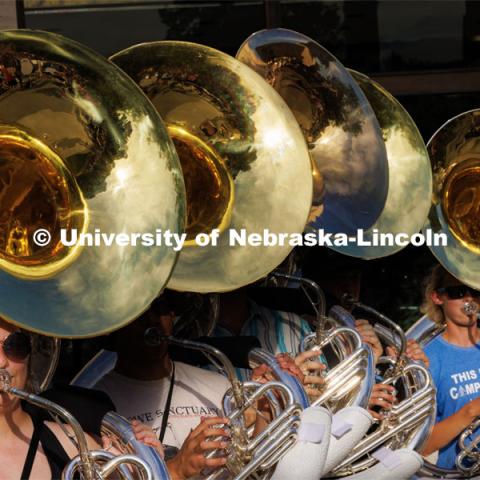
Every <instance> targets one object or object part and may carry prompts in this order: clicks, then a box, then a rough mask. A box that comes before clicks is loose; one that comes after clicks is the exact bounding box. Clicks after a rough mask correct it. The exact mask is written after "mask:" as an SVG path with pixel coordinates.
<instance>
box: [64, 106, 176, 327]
mask: <svg viewBox="0 0 480 480" xmlns="http://www.w3.org/2000/svg"><path fill="white" fill-rule="evenodd" d="M127 116H128V115H127ZM133 120H134V119H130V120H129V121H130V122H131V124H132V132H131V135H130V137H129V138H128V141H127V150H126V155H125V157H124V158H120V159H118V160H116V162H115V168H114V169H113V171H112V172H111V175H110V176H109V177H108V178H107V183H106V191H105V192H102V193H100V194H98V195H97V196H96V197H95V198H94V199H93V200H91V201H90V202H89V208H90V210H91V212H92V219H93V220H94V221H95V227H96V228H99V229H100V230H101V231H102V232H105V233H111V232H115V233H121V232H127V233H129V232H139V233H143V232H155V229H156V228H161V227H162V224H163V223H164V222H165V224H167V225H168V224H170V223H171V222H172V220H173V219H172V218H169V214H170V213H171V211H172V209H173V207H174V205H175V204H176V202H177V198H176V192H175V191H173V190H172V189H171V188H170V184H168V183H166V184H162V183H159V184H158V185H153V184H151V183H150V182H149V181H148V178H151V177H152V176H153V177H155V176H158V171H161V170H164V171H165V174H167V173H168V160H167V158H166V157H165V155H163V154H162V152H161V151H160V149H159V146H158V144H157V143H156V142H153V141H152V139H151V136H150V132H151V128H152V123H151V121H150V119H149V118H148V117H144V118H143V119H136V120H135V121H133ZM151 158H156V159H158V160H157V163H155V162H151V161H149V160H150V159H151ZM127 172H129V176H128V189H125V188H123V186H124V184H123V182H124V180H125V178H124V175H125V174H126V173H127ZM105 211H108V212H109V215H108V216H104V214H103V212H105ZM139 212H142V213H141V214H139ZM149 248H155V247H141V246H137V247H130V246H127V247H120V246H115V245H114V246H111V247H108V246H104V245H102V246H97V247H90V248H85V249H84V253H83V255H82V257H80V259H79V263H78V265H77V266H76V268H75V269H70V270H68V271H66V272H64V274H63V275H62V278H61V281H60V284H59V290H60V291H61V292H62V293H63V294H64V295H67V296H68V295H74V294H78V293H79V292H82V291H86V290H89V289H88V285H90V284H91V283H93V284H95V283H97V282H102V281H103V280H102V276H103V272H104V271H106V270H109V273H110V275H111V280H110V281H109V284H108V286H106V287H105V288H104V289H101V290H98V291H96V292H95V291H93V292H90V293H89V299H88V302H85V313H86V316H87V317H86V320H85V322H88V321H89V320H88V318H91V319H92V320H91V321H92V322H95V312H96V311H97V310H98V309H102V310H107V311H108V312H109V313H110V314H111V315H116V314H118V312H121V311H123V310H125V309H127V310H134V309H135V308H136V307H137V308H138V305H145V304H146V302H147V301H148V298H149V296H150V295H151V293H150V291H149V290H148V289H146V288H145V284H149V283H151V282H153V283H155V281H156V280H155V279H156V278H162V277H165V276H166V275H168V271H167V270H168V269H169V265H168V263H163V262H158V263H157V264H156V265H154V266H153V268H152V265H151V257H150V256H149V255H148V250H149ZM119 257H130V258H131V262H130V265H131V266H130V270H129V271H126V270H123V264H122V263H119V261H118V259H119ZM92 263H93V264H94V265H96V266H97V267H98V268H97V269H96V270H92V269H91V265H92ZM134 278H141V281H140V282H132V279H134ZM125 290H128V291H129V295H118V292H119V291H125ZM133 299H135V304H136V305H131V302H132V300H133Z"/></svg>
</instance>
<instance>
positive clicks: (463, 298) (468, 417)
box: [423, 265, 480, 469]
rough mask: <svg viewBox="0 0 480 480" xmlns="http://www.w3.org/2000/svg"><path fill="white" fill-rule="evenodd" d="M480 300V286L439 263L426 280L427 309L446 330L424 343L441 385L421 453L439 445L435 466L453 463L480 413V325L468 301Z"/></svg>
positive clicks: (452, 466) (453, 466)
mask: <svg viewBox="0 0 480 480" xmlns="http://www.w3.org/2000/svg"><path fill="white" fill-rule="evenodd" d="M472 302H475V303H476V304H477V305H478V304H480V291H478V290H475V289H473V288H470V287H467V286H465V285H463V284H462V283H461V282H460V281H459V280H457V279H456V278H455V277H453V276H452V275H451V274H450V273H448V272H447V271H446V270H445V269H444V268H443V267H441V266H440V265H437V266H436V267H435V268H434V269H433V271H432V273H431V275H430V277H429V278H428V279H427V281H426V288H425V301H424V305H423V311H424V313H426V314H427V316H428V317H429V318H430V319H431V320H434V321H435V322H437V323H439V324H445V326H446V328H445V330H444V332H443V334H442V335H439V336H437V337H436V338H435V339H434V340H433V341H431V342H430V343H429V344H428V345H427V346H426V347H425V353H426V354H427V356H428V358H429V359H430V371H431V374H432V378H433V381H434V383H435V386H436V388H437V419H436V424H435V426H434V428H433V431H432V434H431V436H430V437H429V439H428V441H427V443H426V445H425V447H424V451H423V454H424V455H430V454H431V453H433V452H436V451H437V450H438V451H439V455H438V461H437V466H439V467H442V468H450V469H454V468H456V466H455V459H456V457H457V455H458V453H459V448H458V445H457V440H458V436H459V435H460V434H461V433H462V431H463V430H464V429H465V428H466V427H468V426H469V425H470V423H471V422H472V421H473V420H474V419H475V418H476V417H478V416H480V330H479V329H478V327H477V314H474V315H472V314H470V315H469V314H467V313H466V312H465V304H466V303H472Z"/></svg>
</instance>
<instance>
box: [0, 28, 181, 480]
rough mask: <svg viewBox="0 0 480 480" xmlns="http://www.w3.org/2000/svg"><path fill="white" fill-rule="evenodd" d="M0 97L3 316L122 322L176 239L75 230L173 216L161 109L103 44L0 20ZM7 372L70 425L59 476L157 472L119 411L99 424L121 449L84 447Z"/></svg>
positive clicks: (96, 328)
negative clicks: (153, 240) (133, 240)
mask: <svg viewBox="0 0 480 480" xmlns="http://www.w3.org/2000/svg"><path fill="white" fill-rule="evenodd" d="M113 86H114V87H113ZM0 105H1V108H0V293H1V296H0V317H1V318H4V319H5V320H6V321H8V322H11V323H14V324H15V325H18V326H19V327H22V328H26V329H27V330H31V331H35V332H39V333H42V334H47V335H51V336H54V337H70V338H72V337H88V336H95V335H99V334H102V333H105V332H109V331H112V330H114V329H117V328H119V327H121V326H122V325H125V324H126V323H128V322H129V321H130V320H131V319H132V318H134V317H135V316H137V315H138V314H140V313H141V312H142V311H143V310H144V309H145V307H146V306H147V305H148V304H149V303H150V302H151V301H152V300H153V299H154V298H155V297H156V296H157V295H158V292H159V291H160V290H161V289H162V288H163V286H164V284H165V282H166V281H167V279H168V278H169V276H170V272H171V269H172V268H173V265H174V263H175V260H176V253H175V252H174V251H173V250H171V249H169V248H166V247H163V248H149V247H147V246H146V245H145V246H144V245H137V247H135V248H134V247H129V246H125V245H118V244H113V245H111V246H110V247H107V246H106V245H104V244H103V245H100V244H99V245H98V246H97V245H94V244H92V246H91V247H89V248H87V247H82V245H78V244H75V243H76V242H75V240H78V239H80V238H81V236H85V238H87V237H88V236H90V238H91V239H93V238H94V236H95V235H98V236H100V237H101V236H102V234H103V235H111V234H114V233H123V234H124V235H129V234H138V233H150V234H151V235H152V234H153V235H154V234H155V232H156V229H159V228H161V229H169V230H171V231H173V232H177V233H179V232H180V231H181V230H182V228H183V219H184V207H185V198H184V197H185V193H184V185H183V182H182V177H181V172H180V168H179V163H178V158H177V156H176V152H175V149H174V148H173V145H172V144H171V141H170V139H169V137H168V135H167V133H166V131H165V128H164V127H163V124H162V121H161V119H160V117H159V116H158V114H157V113H156V112H155V109H154V108H153V107H152V106H151V104H150V103H149V102H148V100H147V99H146V98H145V97H144V95H143V94H142V92H141V91H140V90H139V89H138V87H136V85H135V84H134V83H133V82H132V81H131V80H130V79H129V78H128V76H126V75H125V74H124V73H122V72H121V71H120V70H119V69H117V68H116V67H115V66H114V65H112V64H110V63H109V62H107V61H106V60H105V59H104V58H102V57H101V56H100V55H98V54H96V53H95V52H93V51H91V50H90V49H88V48H86V47H84V46H82V45H80V44H78V43H76V42H74V41H71V40H68V39H66V38H64V37H61V36H59V35H54V34H51V33H46V32H40V31H29V30H23V31H6V32H1V33H0ZM65 231H66V232H67V236H65V235H64V234H65ZM68 243H71V244H72V246H69V245H68ZM92 243H93V242H92ZM35 339H36V337H35V338H34V347H35ZM53 341H54V342H55V343H58V342H57V340H53ZM55 352H56V350H55ZM33 353H35V350H34V351H33ZM54 360H55V358H53V359H52V362H51V364H50V367H51V368H50V369H49V371H48V372H47V373H46V374H45V373H44V374H45V375H46V378H45V379H44V381H43V383H42V385H41V386H40V388H42V387H43V388H44V387H45V386H46V382H47V381H48V379H49V377H50V375H51V373H52V368H53V367H54V363H55V362H54ZM30 361H31V362H37V358H36V356H35V355H33V356H32V358H31V359H30ZM32 366H33V367H34V368H36V367H37V365H32ZM10 380H11V375H10V373H9V372H8V371H7V370H2V371H1V372H0V390H1V391H3V392H5V393H8V394H13V395H15V396H17V397H20V398H22V399H24V400H26V401H27V402H29V403H33V404H34V405H37V406H39V407H41V408H42V409H45V410H46V411H48V412H50V413H52V414H53V417H54V419H55V420H56V421H59V420H60V419H61V421H63V422H65V423H68V424H69V425H70V426H71V427H72V430H73V432H74V433H73V435H74V438H75V439H76V446H77V448H78V451H79V456H77V457H76V458H74V459H73V460H72V461H71V462H69V463H68V464H67V466H66V467H65V469H64V471H63V472H62V478H66V479H70V478H74V477H75V475H78V474H80V476H82V478H87V479H92V480H93V478H104V477H107V476H108V475H109V474H110V473H112V472H113V471H114V470H118V469H120V470H121V476H122V478H133V477H132V476H133V475H134V474H135V473H138V474H139V475H140V477H139V478H144V479H150V478H153V477H155V478H168V472H167V470H166V467H165V464H164V463H163V461H162V459H161V458H160V456H159V455H158V453H157V452H156V451H155V450H154V449H151V448H150V447H146V446H144V445H142V444H140V443H139V442H137V441H136V440H135V439H134V434H133V431H132V430H131V427H130V424H129V423H128V422H127V421H126V420H125V419H122V418H121V417H118V416H116V414H114V413H113V412H109V413H108V414H107V415H106V416H105V417H104V419H103V421H102V426H101V428H102V432H103V433H105V434H109V435H113V436H115V437H116V438H117V439H118V440H119V441H120V444H121V445H122V446H123V447H125V450H126V451H127V454H126V455H113V454H112V453H110V452H105V451H91V450H89V449H88V447H87V444H86V440H85V435H84V432H83V431H82V429H81V427H80V425H79V424H78V422H77V421H76V419H75V418H74V417H73V416H72V415H71V414H70V413H69V412H68V411H67V410H65V409H64V408H63V407H61V406H59V405H57V404H56V403H54V402H51V401H48V400H46V399H45V398H43V397H40V396H37V395H35V394H33V393H30V392H26V391H22V390H20V389H18V388H16V387H14V386H12V385H11V383H10ZM30 380H31V379H30ZM38 380H41V379H38ZM62 428H63V425H62ZM132 453H135V455H132ZM125 464H128V465H130V467H134V470H130V469H129V468H128V467H127V466H126V465H125ZM135 467H137V470H135Z"/></svg>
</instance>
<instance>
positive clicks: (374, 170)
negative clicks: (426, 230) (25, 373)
mask: <svg viewBox="0 0 480 480" xmlns="http://www.w3.org/2000/svg"><path fill="white" fill-rule="evenodd" d="M237 58H238V59H239V60H241V61H242V62H244V63H246V64H247V65H249V66H250V67H251V68H253V69H254V70H255V71H257V72H258V73H260V75H262V76H263V77H264V78H265V79H266V80H267V81H268V83H270V85H272V86H273V87H274V88H275V89H276V90H277V91H278V92H279V93H280V95H281V96H282V97H283V98H284V100H285V101H286V102H287V103H288V105H289V107H290V108H291V109H292V111H293V113H294V115H295V117H296V119H297V121H298V122H299V124H300V126H301V128H302V131H303V133H304V135H305V139H306V140H307V143H308V146H309V152H310V155H311V158H312V166H313V171H314V178H321V179H322V181H321V182H320V183H318V182H317V186H319V188H317V191H316V193H319V194H320V195H317V196H316V197H315V198H314V200H315V201H316V202H317V203H315V202H314V204H313V205H312V212H311V217H310V219H309V220H310V223H309V227H310V228H323V229H324V230H325V231H327V232H332V233H346V234H348V235H354V234H356V233H357V230H358V229H361V230H362V231H363V238H364V240H365V242H368V243H371V244H372V245H369V246H363V245H361V244H357V243H355V242H352V241H351V242H349V244H348V245H342V246H335V245H334V246H332V248H333V249H334V250H337V251H339V252H340V253H344V254H347V255H352V256H356V257H360V258H365V259H371V258H379V257H383V256H387V255H391V254H393V253H395V252H397V251H399V250H400V249H401V248H403V246H406V245H407V244H408V241H406V239H408V238H409V237H410V236H411V235H413V234H414V233H416V232H419V231H420V230H421V229H422V227H423V226H424V223H425V219H426V217H427V214H428V209H429V205H430V196H431V190H432V180H431V170H430V165H429V161H428V155H427V151H426V148H425V145H424V143H423V140H422V137H421V135H420V133H419V131H418V129H417V127H416V125H415V124H414V122H413V120H412V119H411V118H410V116H409V115H408V113H407V112H406V110H405V109H404V108H403V107H402V106H401V105H400V103H399V102H398V101H397V100H396V99H395V98H394V97H393V96H391V95H390V94H389V93H388V92H387V91H385V90H384V89H383V88H382V87H381V86H380V85H378V84H377V83H376V82H374V81H373V80H371V79H369V78H368V77H366V76H365V75H362V74H360V73H358V72H354V71H352V70H347V69H346V68H345V67H344V66H343V65H342V64H341V63H340V62H339V61H338V60H337V59H336V58H335V57H334V56H333V55H332V54H331V53H330V52H328V51H327V50H326V49H324V48H323V47H322V46H321V45H319V44H318V43H316V42H315V41H314V40H312V39H311V38H309V37H307V36H305V35H303V34H300V33H298V32H294V31H291V30H285V29H272V30H262V31H260V32H257V33H254V34H253V35H251V36H250V37H249V38H248V39H247V40H246V41H245V42H244V43H243V45H242V46H241V47H240V49H239V51H238V53H237ZM323 204H324V205H323ZM322 205H323V206H322ZM382 233H387V234H393V235H397V234H404V235H403V241H404V245H403V246H401V245H398V244H394V243H393V242H392V244H388V245H374V244H373V236H374V235H376V234H382Z"/></svg>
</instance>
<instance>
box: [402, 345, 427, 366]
mask: <svg viewBox="0 0 480 480" xmlns="http://www.w3.org/2000/svg"><path fill="white" fill-rule="evenodd" d="M405 353H406V355H407V357H408V358H410V359H411V360H417V361H422V362H423V363H424V364H425V366H426V367H427V368H430V361H429V360H428V357H427V355H425V352H424V351H423V349H422V347H421V346H420V345H419V344H418V342H417V341H415V340H408V341H407V350H406V352H405Z"/></svg>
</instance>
